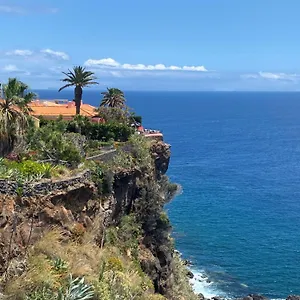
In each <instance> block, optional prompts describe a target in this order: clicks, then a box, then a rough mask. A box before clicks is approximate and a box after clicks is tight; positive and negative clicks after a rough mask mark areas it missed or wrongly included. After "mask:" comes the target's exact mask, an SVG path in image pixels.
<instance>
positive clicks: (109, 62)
mask: <svg viewBox="0 0 300 300" xmlns="http://www.w3.org/2000/svg"><path fill="white" fill-rule="evenodd" d="M84 64H85V65H86V66H89V67H92V66H107V67H119V66H120V64H119V63H118V62H117V61H115V60H114V59H112V58H103V59H98V60H97V59H88V60H87V61H86V62H85V63H84Z"/></svg>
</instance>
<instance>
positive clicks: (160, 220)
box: [0, 141, 196, 299]
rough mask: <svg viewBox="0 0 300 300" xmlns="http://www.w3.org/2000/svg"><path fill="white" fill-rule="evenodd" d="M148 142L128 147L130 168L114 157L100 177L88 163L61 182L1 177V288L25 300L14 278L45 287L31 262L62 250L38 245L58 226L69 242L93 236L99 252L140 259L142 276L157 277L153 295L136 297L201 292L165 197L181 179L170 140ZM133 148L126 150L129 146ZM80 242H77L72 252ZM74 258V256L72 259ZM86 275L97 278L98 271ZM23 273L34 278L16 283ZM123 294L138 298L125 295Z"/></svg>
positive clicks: (33, 286)
mask: <svg viewBox="0 0 300 300" xmlns="http://www.w3.org/2000/svg"><path fill="white" fill-rule="evenodd" d="M141 143H142V144H141ZM145 147H146V146H145V144H143V142H141V141H139V144H136V145H134V146H132V148H131V149H130V153H131V154H130V155H131V156H130V157H131V158H133V159H132V160H130V161H131V163H132V164H131V166H129V165H128V164H126V168H124V166H121V165H120V164H119V165H117V168H116V160H114V161H113V166H114V168H112V167H111V166H106V169H105V170H106V171H105V172H104V173H101V174H100V175H99V176H100V177H99V176H98V177H97V176H95V172H93V171H92V170H88V171H84V172H82V173H80V174H78V175H77V176H74V177H72V178H66V179H64V180H60V181H51V180H48V181H44V182H38V183H35V184H30V185H27V186H22V190H20V188H19V187H18V185H17V183H14V182H3V184H2V189H0V275H1V276H2V280H1V281H0V284H1V287H2V292H3V293H5V294H10V295H12V294H13V293H15V294H14V295H15V296H14V297H15V298H16V299H23V298H22V296H20V295H18V296H17V294H18V293H16V291H15V290H16V288H12V284H11V283H14V282H16V283H15V284H17V286H18V289H24V292H27V291H28V292H30V293H31V292H33V291H34V292H35V291H36V290H39V288H40V287H39V286H38V287H36V285H38V284H40V283H38V284H37V283H32V281H33V279H32V278H31V277H30V276H31V275H30V272H32V271H30V270H31V269H32V270H34V268H36V266H35V267H32V266H31V264H32V263H31V260H32V258H31V257H32V256H33V257H37V256H39V255H41V254H42V255H44V256H47V261H48V260H49V259H52V258H53V257H54V258H55V259H56V258H57V256H58V255H60V256H64V255H63V254H62V252H59V253H60V254H57V252H55V254H53V253H52V254H49V253H48V252H49V250H45V249H44V250H39V251H40V252H37V253H36V252H34V251H36V249H39V246H36V245H40V243H41V241H43V239H45V236H47V234H48V233H49V232H51V231H53V230H59V232H60V233H59V234H60V236H61V239H63V240H64V241H65V242H64V243H66V241H67V242H68V243H70V242H72V243H74V241H75V242H76V243H79V244H82V243H85V241H86V238H87V236H88V237H89V243H91V241H92V244H93V245H94V246H93V251H100V250H101V251H105V249H109V251H112V252H115V251H117V252H116V253H115V256H113V259H115V257H118V259H119V260H120V261H121V262H122V264H125V265H130V266H131V264H132V263H134V264H136V263H138V267H137V268H136V267H135V268H136V269H135V270H137V272H139V271H138V270H139V268H140V269H141V271H142V273H140V275H139V276H140V278H144V276H146V277H145V278H149V279H150V280H151V282H152V284H150V285H149V284H148V285H147V286H148V287H147V288H145V291H146V292H145V293H146V294H147V295H148V296H142V295H143V292H139V295H140V298H138V299H150V295H151V297H152V296H154V295H155V294H160V295H164V296H165V297H166V298H167V299H194V297H196V296H195V295H194V294H193V293H192V291H191V288H190V286H189V284H188V281H187V277H186V274H185V273H186V270H185V269H184V268H183V267H182V265H181V262H180V261H179V258H178V257H176V256H175V254H174V245H173V241H172V239H171V237H170V232H171V225H170V222H169V220H168V217H167V216H166V214H165V213H164V211H163V207H164V204H165V203H166V202H167V201H169V200H170V199H172V197H173V196H174V195H175V193H176V190H177V186H176V185H174V184H171V183H170V182H169V180H168V178H167V177H166V176H165V173H166V171H167V169H168V165H169V160H170V146H169V145H168V144H166V143H164V142H161V141H157V142H153V143H151V146H150V147H149V145H148V144H147V147H148V148H147V149H146V148H145ZM149 149H150V151H149ZM127 150H128V149H127ZM127 150H126V149H125V150H124V151H125V153H127V152H126V151H127ZM124 151H123V152H122V155H123V154H124ZM132 153H133V154H132ZM122 164H124V159H123V158H122ZM128 166H129V167H128ZM126 217H130V218H131V217H132V218H133V219H130V220H129V219H126ZM124 218H125V219H124ZM124 220H125V221H126V220H127V221H126V222H127V223H126V222H124ZM128 220H129V221H128ZM132 220H134V221H132ZM127 232H128V234H127ZM126 234H127V236H126ZM47 239H48V240H49V238H47ZM128 241H129V242H128ZM55 243H56V242H54V241H53V244H50V245H49V246H50V247H53V248H55V247H58V246H55ZM59 243H60V246H59V247H65V245H64V244H61V241H60V240H59ZM82 245H83V244H82ZM96 247H97V248H98V249H100V250H96ZM75 248H76V247H75V246H73V249H72V251H74V249H75ZM116 248H118V250H115V249H116ZM32 251H33V252H32ZM69 251H71V250H69ZM120 251H121V253H120ZM33 253H34V254H33ZM97 253H98V252H97ZM99 253H100V252H99ZM103 253H104V252H103ZM122 253H123V254H122ZM76 255H77V254H76ZM101 255H102V254H101ZM60 258H61V257H60ZM110 259H112V258H111V257H110V258H109V259H108V260H109V261H110ZM119 260H118V263H119ZM128 260H129V261H128ZM66 261H68V258H66ZM71 263H72V262H70V261H69V262H68V264H69V265H70V264H71ZM105 264H107V262H106V261H105ZM105 264H104V265H105ZM103 268H104V267H103ZM132 268H133V267H132ZM122 270H123V267H122ZM77 271H78V270H77V269H76V270H75V271H73V273H74V272H75V273H76V272H77ZM119 271H120V270H119V269H118V272H119ZM82 274H85V276H86V277H89V276H90V277H91V274H92V271H90V273H88V272H87V273H82ZM82 274H81V273H80V274H79V275H82ZM143 274H145V275H143ZM20 276H21V277H22V276H23V277H24V278H27V277H28V276H29V278H30V280H29V281H30V282H31V283H30V284H26V286H24V287H23V286H22V284H23V283H22V282H18V278H19V277H20ZM93 280H94V279H93ZM144 280H146V279H144ZM8 282H10V284H8ZM34 282H35V281H34ZM95 286H96V285H95ZM141 286H142V284H141ZM130 288H131V287H130ZM141 289H142V288H141ZM99 293H100V294H101V295H102V298H101V299H106V298H105V297H104V296H103V295H104V294H103V293H104V292H103V291H100V292H99ZM120 293H123V292H120ZM124 293H125V292H124ZM100 294H99V295H100ZM111 295H112V294H111ZM111 295H110V296H107V297H108V298H107V299H113V298H109V297H112V296H111ZM23 296H24V295H23ZM143 297H145V298H143ZM26 299H28V298H26ZM45 299H46V298H45ZM51 299H52V298H51ZM94 299H98V298H94ZM99 299H100V298H99ZM120 299H133V298H130V296H124V297H123V298H120ZM153 299H154V298H153ZM157 299H158V298H157Z"/></svg>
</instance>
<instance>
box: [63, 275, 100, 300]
mask: <svg viewBox="0 0 300 300" xmlns="http://www.w3.org/2000/svg"><path fill="white" fill-rule="evenodd" d="M93 297H94V291H93V288H92V286H91V285H89V284H86V283H85V282H84V278H75V279H73V278H72V275H70V276H69V282H68V286H67V288H66V290H65V291H64V290H63V289H61V290H60V291H59V294H58V298H57V300H88V299H92V298H93Z"/></svg>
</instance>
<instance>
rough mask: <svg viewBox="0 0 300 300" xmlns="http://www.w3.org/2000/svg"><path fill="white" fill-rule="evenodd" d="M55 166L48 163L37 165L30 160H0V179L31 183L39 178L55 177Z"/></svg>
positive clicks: (37, 163)
mask: <svg viewBox="0 0 300 300" xmlns="http://www.w3.org/2000/svg"><path fill="white" fill-rule="evenodd" d="M57 169H58V167H57V166H53V165H51V164H50V163H39V162H36V161H32V160H23V161H11V160H7V159H0V178H3V179H10V180H18V181H33V180H36V179H41V178H51V177H52V176H57V172H56V171H57Z"/></svg>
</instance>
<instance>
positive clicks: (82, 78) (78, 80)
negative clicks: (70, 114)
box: [59, 66, 98, 115]
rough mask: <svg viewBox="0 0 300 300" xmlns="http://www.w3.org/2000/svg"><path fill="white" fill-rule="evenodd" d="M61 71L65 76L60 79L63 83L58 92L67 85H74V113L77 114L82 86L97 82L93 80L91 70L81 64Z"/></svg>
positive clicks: (78, 112)
mask: <svg viewBox="0 0 300 300" xmlns="http://www.w3.org/2000/svg"><path fill="white" fill-rule="evenodd" d="M62 73H63V74H64V75H65V76H66V77H65V78H64V79H61V81H62V82H64V83H65V85H64V86H62V87H61V88H60V89H59V92H60V91H61V90H63V89H65V88H67V87H71V86H75V90H74V101H75V105H76V115H79V114H80V106H81V100H82V88H83V87H87V86H89V85H95V84H98V82H96V81H94V80H95V79H96V77H95V76H94V73H93V72H91V71H87V70H86V69H85V68H84V67H82V66H75V67H74V68H73V70H68V72H62Z"/></svg>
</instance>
